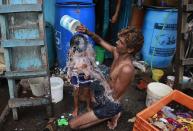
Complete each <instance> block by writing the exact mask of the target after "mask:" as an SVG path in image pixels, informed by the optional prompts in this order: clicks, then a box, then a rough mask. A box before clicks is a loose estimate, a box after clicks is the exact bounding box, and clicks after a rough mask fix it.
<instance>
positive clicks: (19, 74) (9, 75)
mask: <svg viewBox="0 0 193 131" xmlns="http://www.w3.org/2000/svg"><path fill="white" fill-rule="evenodd" d="M40 76H47V71H45V70H44V71H33V72H32V71H29V72H27V71H26V72H11V71H7V72H5V77H7V78H14V79H15V78H32V77H40Z"/></svg>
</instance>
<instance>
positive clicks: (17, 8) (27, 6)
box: [0, 4, 42, 14]
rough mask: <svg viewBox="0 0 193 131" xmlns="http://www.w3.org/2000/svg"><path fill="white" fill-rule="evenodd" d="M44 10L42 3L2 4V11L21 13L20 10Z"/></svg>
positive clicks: (0, 10)
mask: <svg viewBox="0 0 193 131" xmlns="http://www.w3.org/2000/svg"><path fill="white" fill-rule="evenodd" d="M40 11H42V5H41V4H21V5H20V4H18V5H1V6H0V13H1V14H7V13H19V12H40Z"/></svg>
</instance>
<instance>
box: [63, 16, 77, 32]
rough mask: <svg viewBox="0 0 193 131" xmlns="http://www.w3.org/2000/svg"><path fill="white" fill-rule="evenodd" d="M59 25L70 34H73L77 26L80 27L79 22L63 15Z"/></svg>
mask: <svg viewBox="0 0 193 131" xmlns="http://www.w3.org/2000/svg"><path fill="white" fill-rule="evenodd" d="M60 25H61V26H62V27H64V28H65V29H66V30H68V31H70V32H71V33H72V34H75V33H76V28H77V26H80V25H81V23H80V21H79V20H77V19H75V18H72V17H71V16H69V15H64V16H62V18H61V19H60Z"/></svg>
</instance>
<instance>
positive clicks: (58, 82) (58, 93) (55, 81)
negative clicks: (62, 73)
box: [50, 77, 64, 103]
mask: <svg viewBox="0 0 193 131" xmlns="http://www.w3.org/2000/svg"><path fill="white" fill-rule="evenodd" d="M50 85H51V95H52V102H53V103H58V102H60V101H61V100H62V99H63V85H64V81H63V80H62V79H61V78H60V77H51V78H50Z"/></svg>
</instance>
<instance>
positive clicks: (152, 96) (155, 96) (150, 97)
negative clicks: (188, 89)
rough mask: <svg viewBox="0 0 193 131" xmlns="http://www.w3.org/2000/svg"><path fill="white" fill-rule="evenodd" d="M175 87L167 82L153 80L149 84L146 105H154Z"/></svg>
mask: <svg viewBox="0 0 193 131" xmlns="http://www.w3.org/2000/svg"><path fill="white" fill-rule="evenodd" d="M172 91H173V89H172V88H171V87H169V86H168V85H166V84H163V83H159V82H151V83H149V84H148V85H147V97H146V106H147V107H148V106H150V105H152V104H153V103H154V102H156V101H158V100H160V99H161V98H162V97H164V96H166V95H168V94H169V93H170V92H172Z"/></svg>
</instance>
